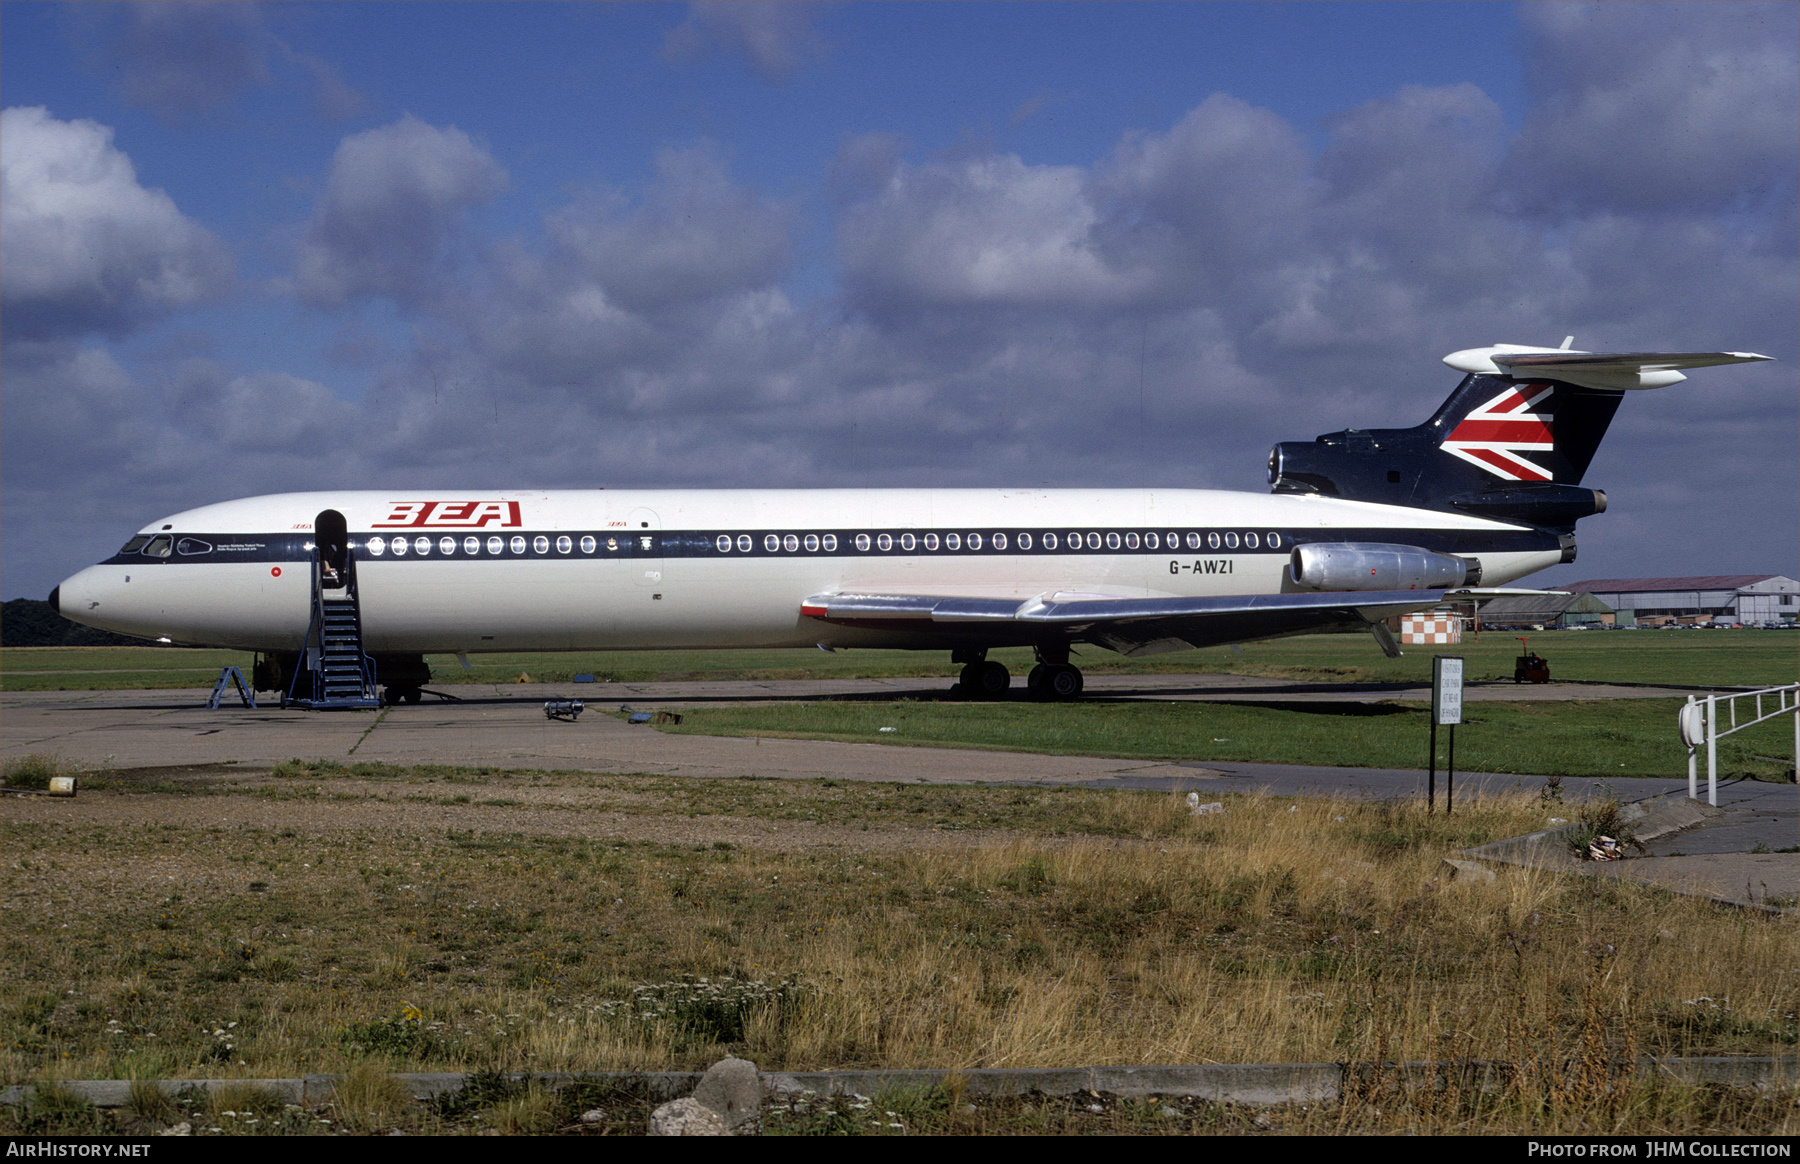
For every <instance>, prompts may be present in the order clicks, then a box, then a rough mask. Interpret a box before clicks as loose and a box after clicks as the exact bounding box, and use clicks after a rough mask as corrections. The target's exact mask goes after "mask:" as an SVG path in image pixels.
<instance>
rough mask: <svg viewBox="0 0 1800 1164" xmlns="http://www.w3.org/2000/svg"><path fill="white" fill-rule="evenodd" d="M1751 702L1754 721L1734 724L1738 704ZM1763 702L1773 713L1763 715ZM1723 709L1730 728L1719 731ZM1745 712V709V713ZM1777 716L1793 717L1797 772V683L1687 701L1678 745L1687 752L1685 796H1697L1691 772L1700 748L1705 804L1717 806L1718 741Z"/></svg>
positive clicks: (1799, 697)
mask: <svg viewBox="0 0 1800 1164" xmlns="http://www.w3.org/2000/svg"><path fill="white" fill-rule="evenodd" d="M1740 699H1750V700H1754V701H1755V712H1756V714H1755V717H1754V718H1752V719H1747V720H1745V721H1744V722H1743V723H1739V722H1738V700H1740ZM1766 702H1773V703H1774V705H1775V709H1774V710H1773V711H1764V710H1763V707H1764V704H1765V703H1766ZM1721 707H1724V708H1725V709H1726V714H1727V716H1728V717H1729V719H1730V720H1731V726H1730V727H1728V728H1724V729H1721V728H1720V727H1719V709H1720V708H1721ZM1746 710H1749V709H1746ZM1778 715H1791V716H1793V717H1794V764H1795V770H1796V771H1800V683H1789V684H1788V685H1787V686H1785V687H1764V688H1762V689H1761V690H1758V691H1740V692H1735V693H1733V694H1730V695H1720V694H1718V693H1717V692H1713V693H1711V694H1709V695H1707V696H1706V698H1705V699H1702V698H1700V697H1699V696H1697V695H1690V696H1688V698H1687V705H1686V706H1685V707H1683V708H1682V709H1681V742H1682V743H1684V744H1686V745H1687V750H1688V796H1689V798H1690V799H1691V798H1695V797H1698V796H1699V795H1700V787H1699V782H1698V777H1697V774H1696V772H1695V770H1694V769H1695V762H1696V757H1697V754H1698V752H1699V750H1700V748H1701V747H1702V746H1704V747H1705V748H1706V803H1708V804H1711V805H1717V804H1718V803H1719V737H1720V736H1728V735H1730V734H1731V733H1732V732H1740V731H1743V730H1744V729H1745V728H1747V727H1755V726H1756V725H1757V724H1759V723H1762V722H1764V721H1765V720H1771V719H1774V718H1775V717H1776V716H1778Z"/></svg>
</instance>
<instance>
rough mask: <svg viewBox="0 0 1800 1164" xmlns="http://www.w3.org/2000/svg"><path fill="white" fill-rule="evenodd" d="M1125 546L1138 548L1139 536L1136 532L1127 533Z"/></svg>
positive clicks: (1131, 548) (1132, 548)
mask: <svg viewBox="0 0 1800 1164" xmlns="http://www.w3.org/2000/svg"><path fill="white" fill-rule="evenodd" d="M1125 548H1126V549H1128V550H1135V549H1137V548H1138V536H1137V535H1136V534H1134V533H1128V534H1126V535H1125Z"/></svg>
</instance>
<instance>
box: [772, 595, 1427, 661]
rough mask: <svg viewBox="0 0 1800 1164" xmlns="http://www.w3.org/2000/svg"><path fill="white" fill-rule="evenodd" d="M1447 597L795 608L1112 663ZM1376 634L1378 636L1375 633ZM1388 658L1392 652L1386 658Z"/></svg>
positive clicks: (995, 601)
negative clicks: (1078, 653)
mask: <svg viewBox="0 0 1800 1164" xmlns="http://www.w3.org/2000/svg"><path fill="white" fill-rule="evenodd" d="M1448 593H1450V591H1447V590H1387V591H1361V592H1334V593H1312V594H1242V595H1227V596H1222V597H1213V598H1182V597H1171V598H1071V599H1067V600H1062V601H1058V600H1057V598H1056V596H1054V595H1040V596H1038V597H1036V598H1030V599H1026V600H1025V601H1024V602H1019V601H1017V600H1016V599H1010V598H965V597H959V596H956V595H929V594H867V593H850V594H819V595H814V596H813V597H811V598H808V599H807V600H806V601H805V602H803V603H801V605H800V613H801V614H802V615H804V616H805V617H807V618H815V619H818V620H819V621H821V622H824V623H829V624H832V625H837V626H847V627H860V628H870V629H884V628H885V629H894V630H910V631H921V630H925V629H927V627H929V628H930V629H932V630H935V631H941V632H943V633H944V634H945V637H946V638H954V639H958V640H973V639H977V638H987V639H990V640H991V641H993V642H995V643H996V644H998V643H1000V642H1002V641H1004V642H1008V643H1029V642H1033V641H1043V640H1061V641H1063V642H1085V643H1093V644H1095V645H1097V646H1102V647H1106V648H1107V649H1108V650H1113V651H1117V652H1119V653H1120V654H1122V655H1155V654H1161V653H1162V652H1164V651H1187V650H1194V649H1196V648H1200V647H1214V646H1219V645H1221V644H1224V643H1238V642H1249V641H1251V640H1254V639H1272V638H1280V637H1282V636H1284V635H1299V634H1314V633H1317V632H1321V631H1336V630H1373V631H1374V632H1375V637H1376V639H1377V641H1379V642H1381V644H1382V647H1383V649H1384V650H1386V649H1388V648H1389V647H1390V646H1391V644H1392V641H1393V640H1392V637H1391V636H1389V635H1386V634H1385V633H1384V632H1385V631H1386V630H1387V628H1386V627H1385V626H1383V625H1382V624H1381V620H1382V619H1385V618H1390V617H1392V616H1393V615H1396V614H1407V613H1409V612H1411V611H1415V610H1421V609H1425V608H1427V607H1431V606H1435V605H1436V604H1437V603H1439V602H1441V601H1443V598H1444V595H1446V594H1448ZM1376 628H1379V629H1376ZM1390 653H1394V652H1390Z"/></svg>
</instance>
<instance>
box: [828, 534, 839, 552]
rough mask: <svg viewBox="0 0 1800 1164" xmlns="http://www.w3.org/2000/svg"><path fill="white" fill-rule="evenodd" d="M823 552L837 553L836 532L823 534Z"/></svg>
mask: <svg viewBox="0 0 1800 1164" xmlns="http://www.w3.org/2000/svg"><path fill="white" fill-rule="evenodd" d="M825 552H826V553H828V554H835V553H837V535H836V534H826V535H825Z"/></svg>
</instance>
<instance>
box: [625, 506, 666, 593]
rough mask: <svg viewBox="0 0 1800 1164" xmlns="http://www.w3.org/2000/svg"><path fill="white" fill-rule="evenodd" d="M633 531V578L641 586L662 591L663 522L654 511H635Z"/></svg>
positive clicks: (632, 516) (632, 513)
mask: <svg viewBox="0 0 1800 1164" xmlns="http://www.w3.org/2000/svg"><path fill="white" fill-rule="evenodd" d="M626 525H627V528H629V530H630V531H631V533H630V537H631V556H632V571H631V573H632V577H633V579H634V580H635V581H636V582H637V584H638V585H639V586H643V587H647V588H650V589H654V590H661V589H662V584H663V545H662V521H661V520H660V519H659V518H658V517H657V516H656V511H655V510H653V509H634V510H632V511H631V516H630V518H629V519H628V520H627V523H626Z"/></svg>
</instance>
